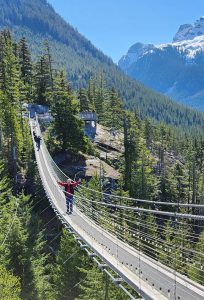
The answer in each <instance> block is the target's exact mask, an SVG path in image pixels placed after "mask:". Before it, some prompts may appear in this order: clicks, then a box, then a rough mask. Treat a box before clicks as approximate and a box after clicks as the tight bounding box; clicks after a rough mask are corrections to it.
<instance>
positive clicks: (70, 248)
mask: <svg viewBox="0 0 204 300" xmlns="http://www.w3.org/2000/svg"><path fill="white" fill-rule="evenodd" d="M84 255H85V254H84V253H83V252H82V250H81V249H80V248H79V246H77V244H76V241H75V240H74V239H73V238H72V237H71V236H69V234H68V233H67V231H66V230H63V233H62V237H61V242H60V249H59V251H58V254H57V257H56V264H55V266H54V268H53V280H54V285H55V292H56V298H55V299H59V300H65V299H67V300H68V299H75V298H76V296H77V295H78V292H79V287H78V285H79V283H80V281H81V280H82V279H83V278H84V276H83V274H82V273H81V271H80V269H79V268H82V267H85V266H86V264H87V263H88V261H87V258H86V257H85V256H84Z"/></svg>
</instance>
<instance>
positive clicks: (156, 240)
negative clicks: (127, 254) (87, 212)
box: [83, 207, 202, 255]
mask: <svg viewBox="0 0 204 300" xmlns="http://www.w3.org/2000/svg"><path fill="white" fill-rule="evenodd" d="M83 209H84V207H83ZM103 219H104V221H105V222H104V224H107V222H108V223H109V224H111V225H112V226H113V223H111V222H110V221H108V220H107V216H106V215H105V217H103ZM96 220H97V219H96ZM97 221H98V220H97ZM97 223H98V222H97ZM101 225H102V224H101ZM117 225H118V226H120V223H119V224H118V223H117ZM141 226H143V225H141ZM106 229H110V228H106ZM132 229H134V230H132ZM135 230H136V229H135V228H134V227H129V228H128V227H127V228H125V231H126V232H128V233H129V234H130V232H133V233H135ZM143 236H144V237H145V238H147V239H150V240H155V242H158V243H159V242H161V243H163V242H164V241H163V240H161V239H159V238H152V237H151V236H150V235H149V234H148V233H145V232H144V233H143ZM168 246H169V247H171V246H172V245H170V244H167V246H166V247H168ZM182 249H183V250H185V251H186V252H193V253H194V254H198V255H202V253H199V252H197V251H194V250H191V249H188V248H182Z"/></svg>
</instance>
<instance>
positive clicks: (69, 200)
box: [58, 179, 81, 214]
mask: <svg viewBox="0 0 204 300" xmlns="http://www.w3.org/2000/svg"><path fill="white" fill-rule="evenodd" d="M80 183H81V179H79V180H78V181H73V182H72V180H71V179H68V180H67V182H58V184H59V185H60V186H63V187H64V188H65V197H66V205H67V213H68V214H71V213H72V212H73V200H74V188H75V187H77V186H78V185H79V184H80Z"/></svg>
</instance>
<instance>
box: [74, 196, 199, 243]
mask: <svg viewBox="0 0 204 300" xmlns="http://www.w3.org/2000/svg"><path fill="white" fill-rule="evenodd" d="M75 197H76V196H75ZM77 197H78V196H77ZM80 199H82V200H83V201H84V200H85V201H86V202H88V203H89V202H90V201H91V200H89V199H87V198H84V197H80ZM99 203H100V202H99ZM113 216H116V217H118V216H117V214H116V213H114V214H113ZM123 216H127V217H128V219H125V218H123V219H124V220H125V221H127V222H131V223H133V221H131V219H133V216H130V215H126V214H125V213H123ZM135 217H136V216H135ZM156 218H157V219H159V218H158V217H156ZM160 219H161V218H160ZM136 220H137V219H134V221H136ZM161 220H162V221H165V220H164V219H161ZM143 221H144V222H145V223H149V224H150V225H149V226H152V223H150V222H147V221H146V220H144V219H143ZM167 221H168V220H167ZM133 224H135V223H133ZM177 224H178V222H177ZM180 224H182V225H186V226H188V224H186V223H181V222H180ZM135 225H136V224H135ZM147 226H148V225H147ZM158 226H159V228H160V229H165V228H166V227H165V225H158ZM186 229H188V228H186ZM187 236H188V237H191V238H199V234H193V233H191V234H188V233H187ZM192 243H196V242H193V241H192Z"/></svg>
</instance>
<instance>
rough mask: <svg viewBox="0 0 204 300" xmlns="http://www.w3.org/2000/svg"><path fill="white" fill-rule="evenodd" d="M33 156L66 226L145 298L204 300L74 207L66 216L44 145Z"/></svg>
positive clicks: (202, 292) (203, 292)
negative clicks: (72, 211)
mask: <svg viewBox="0 0 204 300" xmlns="http://www.w3.org/2000/svg"><path fill="white" fill-rule="evenodd" d="M31 128H32V122H31ZM35 153H36V160H37V164H38V169H39V172H40V176H41V180H42V183H43V186H44V189H45V191H46V194H47V196H48V198H49V200H50V201H51V203H53V205H54V206H55V208H56V209H57V211H58V213H59V214H60V215H61V217H62V218H63V219H64V221H65V223H67V225H69V226H71V228H72V229H73V230H74V231H75V232H76V233H77V235H78V236H79V237H80V238H81V239H82V240H83V242H84V243H86V244H87V245H88V246H89V247H90V248H91V249H92V250H93V251H94V252H95V253H96V254H97V255H98V256H99V257H100V258H102V259H103V261H104V262H105V263H106V264H107V265H108V266H110V267H111V268H112V269H113V270H114V271H116V272H117V273H118V274H119V275H120V276H121V278H122V279H123V280H124V281H125V282H127V283H128V284H129V285H130V286H131V287H133V288H134V289H135V290H136V291H137V292H138V293H139V294H140V295H141V296H142V297H144V299H146V300H148V299H155V300H165V299H181V300H203V299H204V287H202V286H201V285H199V284H197V283H194V282H193V281H191V280H190V279H188V278H186V277H185V276H182V275H180V274H178V273H176V272H175V271H174V270H171V269H169V268H167V267H166V266H164V265H162V264H161V263H159V262H157V261H154V260H153V259H151V258H149V257H148V256H146V255H144V254H142V253H141V252H139V251H137V250H135V249H134V248H132V247H131V246H129V245H126V244H125V243H123V242H122V241H120V240H119V239H117V238H116V237H115V236H114V235H112V234H110V233H108V232H107V231H105V230H103V229H102V228H100V227H99V226H98V225H97V224H95V223H94V222H93V221H91V220H90V219H89V218H88V217H86V216H85V214H83V213H82V212H81V211H80V210H79V209H78V208H77V207H76V208H74V213H73V215H67V214H66V213H65V212H66V206H65V199H64V194H63V192H62V191H61V190H60V188H59V187H58V185H57V182H56V174H55V173H54V170H53V169H52V166H51V165H50V164H49V162H48V160H47V158H46V153H45V151H44V149H43V145H42V146H41V148H40V150H39V151H37V150H36V148H35Z"/></svg>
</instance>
